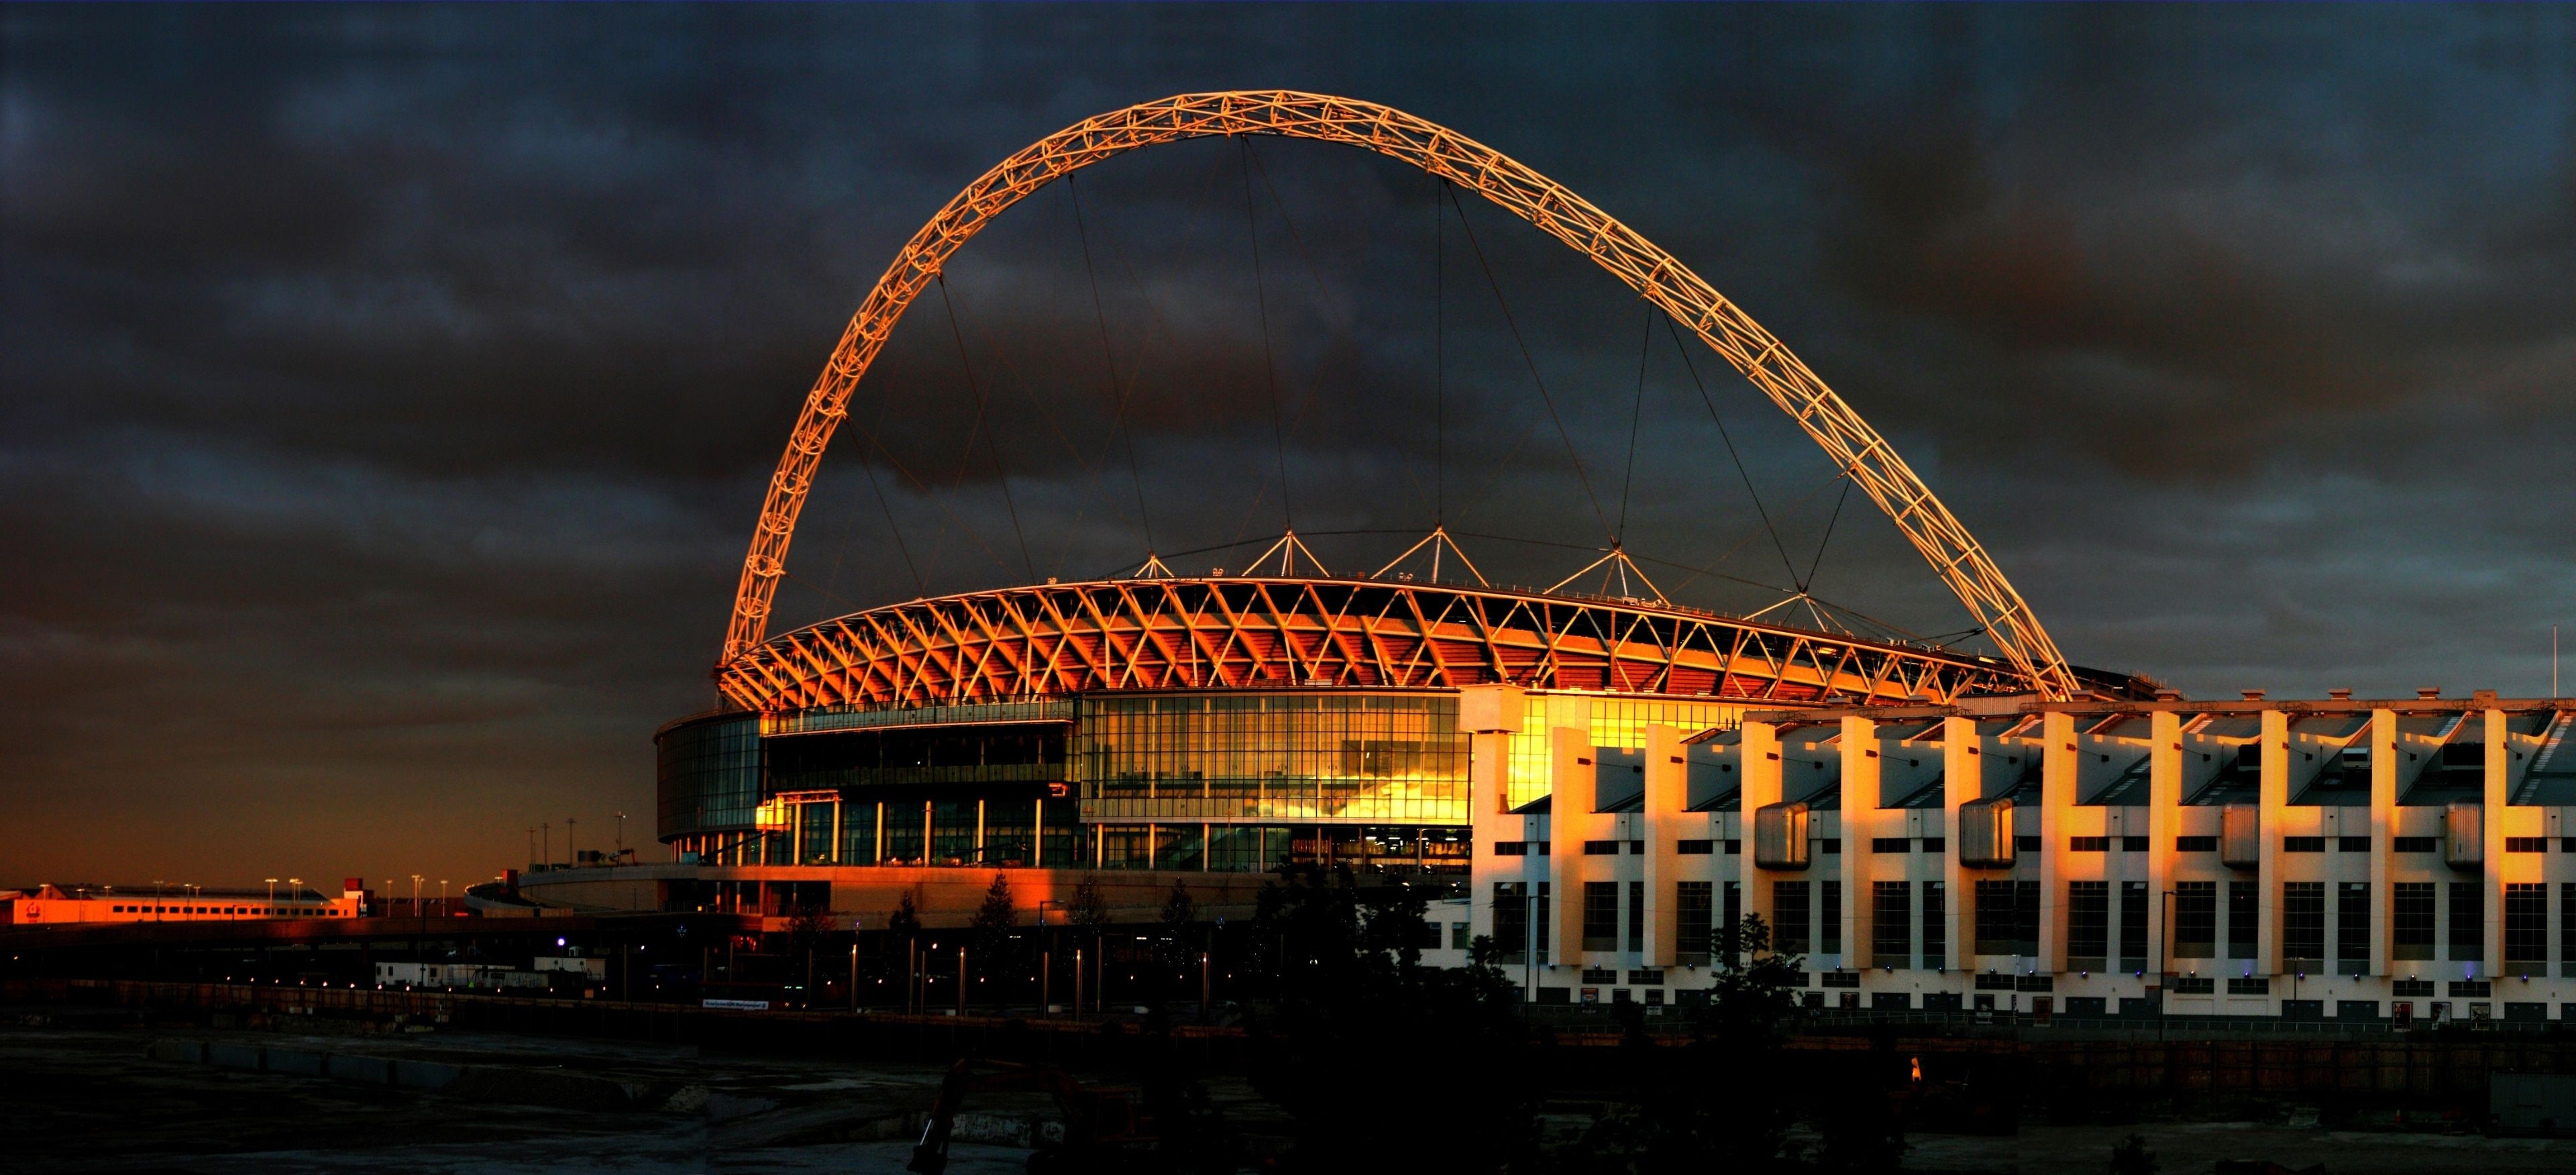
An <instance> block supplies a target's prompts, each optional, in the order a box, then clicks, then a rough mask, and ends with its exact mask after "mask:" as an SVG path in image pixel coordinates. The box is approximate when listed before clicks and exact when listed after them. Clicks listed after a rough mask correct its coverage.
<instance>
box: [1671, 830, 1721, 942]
mask: <svg viewBox="0 0 2576 1175" xmlns="http://www.w3.org/2000/svg"><path fill="white" fill-rule="evenodd" d="M1701 843H1706V842H1701ZM1716 893H1717V889H1716V887H1715V886H1713V885H1711V884H1710V883H1708V882H1705V881H1681V882H1675V883H1674V889H1673V916H1674V932H1673V950H1674V951H1675V952H1676V953H1677V954H1678V955H1679V956H1680V959H1681V961H1682V962H1683V963H1684V964H1686V965H1690V966H1706V965H1707V964H1708V955H1709V948H1710V940H1711V937H1712V936H1713V935H1714V934H1715V933H1716V930H1717V902H1716Z"/></svg>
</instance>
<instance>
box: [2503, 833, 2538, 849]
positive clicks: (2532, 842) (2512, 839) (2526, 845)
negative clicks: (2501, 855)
mask: <svg viewBox="0 0 2576 1175" xmlns="http://www.w3.org/2000/svg"><path fill="white" fill-rule="evenodd" d="M2504 851H2506V852H2508V853H2545V852H2548V851H2549V838H2548V837H2545V836H2508V837H2506V838H2504Z"/></svg>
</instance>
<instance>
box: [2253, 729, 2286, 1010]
mask: <svg viewBox="0 0 2576 1175" xmlns="http://www.w3.org/2000/svg"><path fill="white" fill-rule="evenodd" d="M2261 739H2262V742H2261V744H2260V749H2261V751H2262V755H2263V760H2262V762H2263V770H2262V787H2261V790H2260V791H2259V792H2258V793H2257V794H2258V796H2259V799H2258V801H2257V802H2258V803H2259V804H2260V807H2261V813H2262V815H2261V817H2260V819H2259V821H2258V822H2257V825H2256V827H2257V828H2258V830H2259V836H2260V839H2259V840H2258V841H2257V842H2256V843H2257V844H2258V845H2259V846H2260V849H2259V852H2260V854H2261V860H2262V864H2261V865H2260V866H2259V867H2257V868H2256V869H2255V871H2254V908H2255V909H2256V910H2257V911H2259V912H2260V913H2259V914H2258V915H2257V917H2256V920H2255V931H2254V973H2255V974H2257V975H2278V974H2280V973H2281V833H2282V831H2283V830H2284V829H2287V828H2288V827H2289V826H2290V714H2289V712H2288V711H2286V710H2265V711H2263V733H2262V735H2261Z"/></svg>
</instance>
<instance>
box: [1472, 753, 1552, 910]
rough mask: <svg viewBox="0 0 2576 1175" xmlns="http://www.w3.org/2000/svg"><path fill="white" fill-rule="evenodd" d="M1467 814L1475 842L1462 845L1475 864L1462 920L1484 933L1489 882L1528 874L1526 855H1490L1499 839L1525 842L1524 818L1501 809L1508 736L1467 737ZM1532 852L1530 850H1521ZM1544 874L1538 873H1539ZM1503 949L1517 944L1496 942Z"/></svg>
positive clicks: (1491, 905) (1489, 905)
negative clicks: (1465, 914) (1471, 885)
mask: <svg viewBox="0 0 2576 1175" xmlns="http://www.w3.org/2000/svg"><path fill="white" fill-rule="evenodd" d="M1468 740H1469V741H1468V744H1467V745H1468V752H1467V771H1468V787H1469V789H1470V791H1469V793H1468V796H1467V811H1468V813H1469V817H1468V818H1469V824H1470V827H1469V835H1471V836H1473V837H1474V838H1475V843H1473V844H1471V845H1469V846H1467V851H1468V852H1469V853H1470V854H1471V856H1470V857H1469V860H1471V861H1473V862H1474V863H1475V866H1476V868H1475V870H1474V872H1473V874H1472V876H1473V877H1474V878H1475V889H1474V892H1472V893H1470V894H1468V897H1467V908H1468V911H1469V913H1468V918H1469V920H1470V921H1471V922H1472V923H1473V929H1472V931H1471V933H1474V934H1484V935H1490V934H1492V933H1493V932H1494V892H1493V890H1494V884H1493V883H1495V882H1497V881H1505V880H1520V879H1523V878H1526V877H1528V876H1529V872H1528V870H1529V865H1530V862H1529V859H1528V858H1527V857H1521V858H1511V857H1498V856H1496V855H1494V846H1495V845H1496V844H1497V843H1500V842H1502V841H1522V842H1524V845H1526V842H1527V841H1528V839H1529V836H1528V826H1529V818H1528V817H1525V816H1513V815H1509V814H1507V813H1506V812H1505V811H1504V809H1503V803H1504V800H1505V799H1506V796H1505V794H1504V787H1503V783H1504V779H1505V776H1506V772H1507V770H1508V764H1509V761H1510V754H1511V745H1512V736H1511V735H1510V734H1507V733H1503V732H1499V731H1476V732H1473V733H1471V734H1469V735H1468ZM1524 851H1525V852H1529V853H1535V852H1537V850H1536V849H1535V848H1526V847H1525V848H1524ZM1541 872H1542V873H1544V870H1542V871H1541ZM1496 945H1499V946H1502V947H1504V948H1505V949H1510V948H1512V947H1514V946H1516V945H1518V944H1513V943H1497V944H1496Z"/></svg>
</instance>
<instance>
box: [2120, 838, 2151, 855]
mask: <svg viewBox="0 0 2576 1175" xmlns="http://www.w3.org/2000/svg"><path fill="white" fill-rule="evenodd" d="M2120 851H2121V852H2124V853H2143V852H2145V851H2147V838H2145V837H2143V836H2124V837H2121V838H2120Z"/></svg>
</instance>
